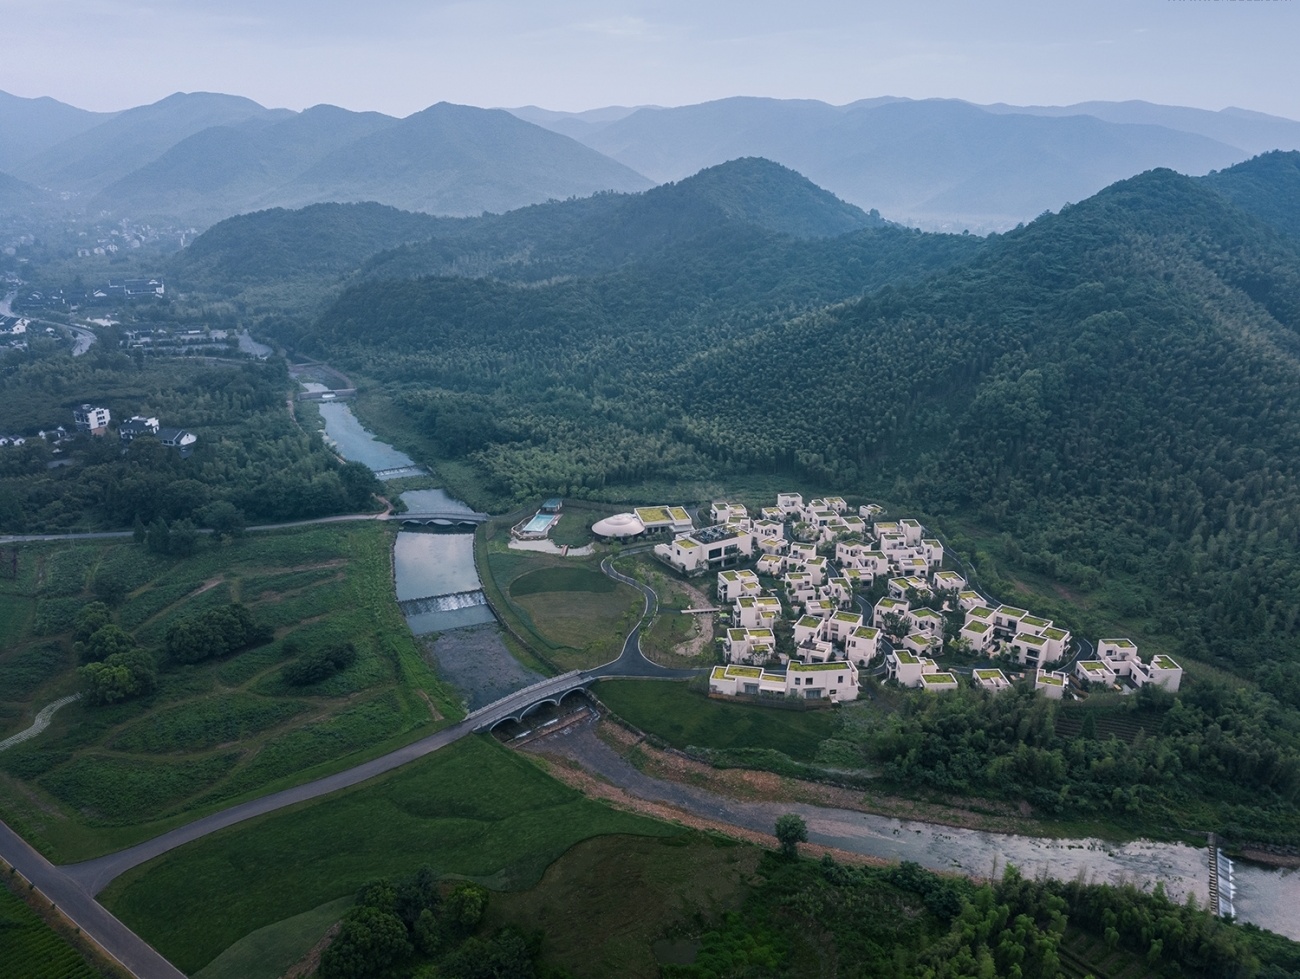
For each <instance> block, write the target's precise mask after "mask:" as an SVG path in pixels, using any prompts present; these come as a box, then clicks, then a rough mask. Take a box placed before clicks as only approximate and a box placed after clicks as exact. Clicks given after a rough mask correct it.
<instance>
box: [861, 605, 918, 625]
mask: <svg viewBox="0 0 1300 979" xmlns="http://www.w3.org/2000/svg"><path fill="white" fill-rule="evenodd" d="M911 608H912V606H911V605H910V604H908V602H907V601H906V600H904V599H900V598H882V599H881V600H880V601H878V602H876V607H875V608H874V609H873V610H872V613H871V624H872V625H873V626H875V627H876V628H877V629H883V628H885V618H886V617H887V616H890V615H898V616H901V617H902V618H903V620H904V621H906V620H907V613H908V612H909V611H910V610H911Z"/></svg>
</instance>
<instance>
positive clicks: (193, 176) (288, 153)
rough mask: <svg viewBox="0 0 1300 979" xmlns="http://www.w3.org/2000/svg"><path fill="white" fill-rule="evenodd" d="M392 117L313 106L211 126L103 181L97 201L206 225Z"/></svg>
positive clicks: (263, 199) (260, 198) (263, 202)
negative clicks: (119, 176)
mask: <svg viewBox="0 0 1300 979" xmlns="http://www.w3.org/2000/svg"><path fill="white" fill-rule="evenodd" d="M396 123H397V120H396V119H394V118H392V117H391V116H385V115H382V114H380V113H378V112H349V111H348V110H346V109H340V108H338V107H336V106H332V105H318V106H314V107H312V108H310V109H306V110H304V111H303V112H300V113H296V114H294V115H293V116H290V117H289V118H287V119H276V120H268V119H265V118H260V117H259V118H255V119H252V120H246V121H244V122H241V123H237V124H234V125H224V126H213V127H211V128H208V129H204V130H202V131H201V132H198V133H195V134H194V135H192V136H189V137H187V138H186V139H183V140H181V141H180V142H179V143H177V144H176V145H174V146H172V147H171V148H170V149H168V150H167V151H166V152H165V153H163V154H162V155H161V156H159V157H158V158H157V159H156V160H154V161H152V162H151V163H148V164H146V165H145V166H143V167H141V168H140V169H138V170H135V171H133V172H132V173H129V174H127V175H126V176H125V177H123V178H122V179H121V180H118V181H116V182H115V183H113V184H112V185H111V186H109V187H106V188H105V189H104V190H103V191H102V192H101V193H100V194H99V196H98V197H97V198H96V204H97V205H98V206H99V207H103V208H110V209H114V210H117V211H120V212H125V213H130V214H134V215H149V214H158V215H167V216H171V217H175V218H181V219H184V220H187V221H193V222H194V223H196V224H200V225H208V224H212V223H213V222H215V221H219V220H221V219H222V218H225V217H229V216H230V215H232V214H238V213H241V212H245V211H251V210H255V209H257V208H259V207H266V206H267V202H268V200H269V199H270V198H272V197H274V195H275V192H276V191H277V190H278V189H279V188H281V187H283V186H284V185H285V184H287V183H292V181H293V180H294V179H295V178H296V177H297V176H298V175H299V174H300V173H302V172H303V171H304V170H307V169H308V168H309V167H311V166H313V165H314V164H316V163H317V162H319V161H320V160H321V159H322V158H323V157H325V156H327V155H328V154H330V153H332V152H334V151H336V150H339V149H341V148H343V147H344V146H347V145H348V144H350V143H352V142H355V141H356V140H358V139H365V138H366V137H367V136H370V135H372V134H373V133H375V132H377V131H379V130H381V129H385V128H387V127H389V126H392V125H395V124H396Z"/></svg>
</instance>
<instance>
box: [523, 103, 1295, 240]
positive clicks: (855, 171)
mask: <svg viewBox="0 0 1300 979" xmlns="http://www.w3.org/2000/svg"><path fill="white" fill-rule="evenodd" d="M512 111H515V112H517V113H518V114H519V115H520V117H521V118H525V119H528V120H530V121H532V122H535V123H536V124H537V125H540V126H546V127H548V128H551V129H554V130H556V131H557V132H562V133H564V134H565V135H568V136H571V137H573V138H574V139H576V140H578V141H579V142H582V143H585V144H586V145H587V146H590V147H591V148H593V149H596V150H599V151H600V152H601V153H604V154H606V155H608V156H611V157H613V158H614V159H616V160H618V161H620V162H621V163H625V164H627V165H628V166H629V167H631V168H633V169H634V170H637V171H639V172H640V173H644V174H645V175H646V176H647V177H650V178H651V179H653V180H656V181H663V180H677V179H680V178H681V177H684V176H686V175H687V174H690V173H694V172H695V171H697V170H699V169H700V168H701V167H705V166H709V165H711V164H714V163H718V162H721V161H722V160H725V159H731V158H734V157H739V156H762V157H766V158H767V159H770V160H775V161H776V162H778V163H782V164H784V165H786V166H788V167H792V168H794V169H795V170H798V171H799V172H800V173H802V174H804V175H805V176H807V177H808V178H809V179H810V180H812V181H813V182H815V183H816V184H818V185H819V186H822V187H825V188H826V189H827V190H830V191H831V192H833V193H835V194H837V195H839V196H840V197H842V198H843V199H844V200H846V201H849V202H851V203H854V204H857V205H858V206H859V207H864V208H876V209H878V210H879V211H880V212H881V213H882V214H883V215H884V216H885V217H887V218H889V219H891V220H895V221H900V222H902V223H905V224H912V225H917V226H921V227H929V228H947V229H950V230H961V229H962V228H970V229H972V230H981V231H985V230H999V229H1004V228H1007V227H1010V226H1013V225H1015V224H1017V223H1019V222H1021V221H1027V220H1029V219H1031V218H1033V217H1035V216H1037V215H1038V214H1040V213H1042V212H1043V211H1045V210H1057V209H1059V208H1060V207H1061V206H1062V205H1063V204H1065V203H1067V202H1070V201H1080V200H1083V199H1084V198H1086V197H1089V196H1091V195H1093V194H1095V193H1096V192H1097V191H1099V190H1101V189H1102V188H1103V187H1105V186H1107V185H1109V184H1110V183H1113V182H1114V181H1116V180H1120V179H1123V178H1125V177H1129V176H1132V175H1134V174H1136V173H1140V172H1142V171H1145V170H1149V169H1153V168H1155V167H1168V168H1170V169H1173V170H1177V171H1179V172H1180V173H1185V174H1190V175H1200V174H1204V173H1206V172H1208V171H1210V170H1213V169H1219V168H1222V167H1226V166H1231V165H1232V164H1234V163H1238V162H1240V161H1242V160H1245V159H1247V158H1249V157H1251V156H1254V155H1255V154H1257V153H1260V152H1263V151H1266V150H1271V149H1284V150H1286V149H1297V148H1300V122H1295V121H1292V120H1290V119H1282V118H1278V117H1276V116H1268V115H1264V114H1262V113H1255V112H1247V111H1245V110H1240V109H1225V110H1224V111H1222V112H1208V111H1205V110H1201V109H1190V108H1184V107H1178V106H1161V105H1153V104H1151V103H1146V102H1089V103H1081V104H1079V105H1074V106H1066V107H1039V106H1034V107H1027V108H1022V107H1017V106H1007V105H995V106H978V105H973V104H971V103H969V102H961V101H957V100H945V99H926V100H921V101H913V100H909V99H898V98H879V99H868V100H864V101H860V102H854V103H851V104H849V105H844V106H833V105H828V104H827V103H825V102H816V101H798V100H781V99H759V98H732V99H722V100H720V101H716V102H705V103H702V104H699V105H689V106H682V107H679V108H659V107H655V106H651V107H643V108H638V109H626V108H618V107H611V108H609V109H604V110H592V111H589V112H585V113H574V114H561V113H553V112H547V111H545V110H539V109H537V108H536V107H533V106H529V107H526V108H523V109H516V110H512Z"/></svg>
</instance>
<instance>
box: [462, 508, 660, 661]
mask: <svg viewBox="0 0 1300 979" xmlns="http://www.w3.org/2000/svg"><path fill="white" fill-rule="evenodd" d="M509 523H510V521H509V519H501V520H492V521H489V522H488V523H486V524H484V525H483V526H482V527H480V528H479V531H478V535H477V537H476V539H475V553H476V555H477V557H478V563H479V567H480V569H482V570H484V571H485V572H486V573H485V574H484V579H485V580H484V583H483V584H484V590H485V591H486V592H487V594H488V597H489V598H490V599H491V600H492V602H493V605H494V606H495V607H496V609H497V611H498V612H499V613H500V615H501V617H502V619H503V620H504V621H505V622H506V625H507V626H509V627H510V628H511V629H513V630H514V632H515V633H516V634H517V635H518V636H520V637H521V638H522V639H523V640H524V642H526V643H527V644H528V645H529V646H530V647H531V648H532V650H533V652H534V653H535V654H536V655H538V656H539V657H541V658H542V659H544V660H545V661H546V662H547V664H548V665H550V666H551V667H552V668H553V669H555V670H557V671H562V670H572V669H586V668H590V667H593V666H599V665H600V664H602V663H607V662H609V661H610V660H611V659H614V658H615V657H616V656H618V654H619V650H620V649H621V648H622V645H623V640H624V639H625V638H626V636H627V634H628V632H629V631H631V629H632V627H633V626H634V625H636V622H637V619H638V618H639V617H640V615H641V611H642V608H643V603H644V600H643V599H642V597H641V595H640V593H639V592H637V591H636V589H634V588H632V587H630V586H628V585H624V584H621V583H618V582H615V581H613V580H612V579H610V578H608V577H606V576H605V575H604V574H602V573H601V571H600V555H598V554H597V555H592V556H590V557H585V558H573V557H570V558H563V557H560V556H558V555H553V554H543V553H538V552H535V551H512V550H509V549H508V548H507V546H506V542H507V540H508V539H509Z"/></svg>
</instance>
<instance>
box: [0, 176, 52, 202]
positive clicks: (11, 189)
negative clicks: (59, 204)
mask: <svg viewBox="0 0 1300 979" xmlns="http://www.w3.org/2000/svg"><path fill="white" fill-rule="evenodd" d="M50 201H51V199H50V195H49V194H47V193H45V191H43V190H41V189H40V188H39V187H33V186H32V185H31V184H29V183H26V182H24V181H22V180H19V179H18V178H17V177H11V176H9V174H7V173H0V208H3V209H6V210H8V209H25V208H27V207H30V206H31V205H34V204H36V205H40V204H48V203H50Z"/></svg>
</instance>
